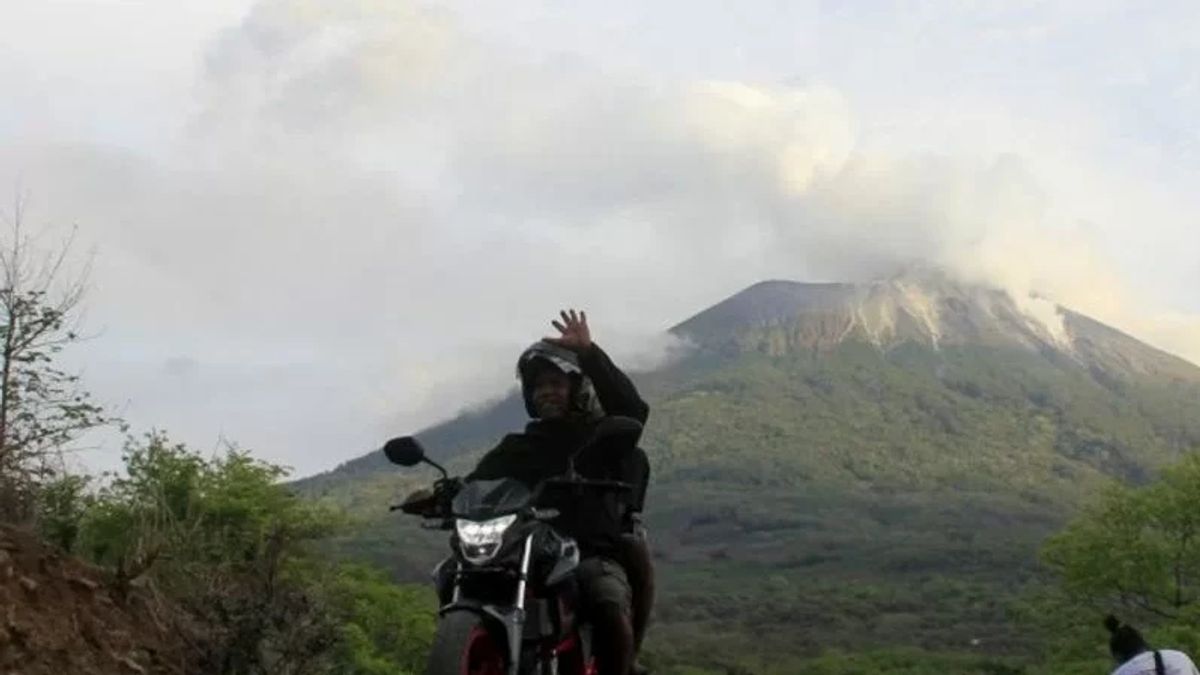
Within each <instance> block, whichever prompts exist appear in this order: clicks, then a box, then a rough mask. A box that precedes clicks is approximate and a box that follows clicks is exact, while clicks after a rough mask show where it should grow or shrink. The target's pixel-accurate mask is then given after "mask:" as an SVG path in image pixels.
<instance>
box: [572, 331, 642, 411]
mask: <svg viewBox="0 0 1200 675" xmlns="http://www.w3.org/2000/svg"><path fill="white" fill-rule="evenodd" d="M579 366H580V368H582V369H583V374H584V375H587V376H588V379H590V380H591V381H592V387H594V388H595V390H596V397H597V398H598V399H600V406H601V407H602V408H604V414H606V415H620V416H622V417H632V418H634V419H635V420H637V421H639V422H641V423H642V424H645V423H646V420H647V419H648V418H649V417H650V406H649V405H647V404H646V402H645V401H643V400H642V397H641V395H640V394H638V390H637V387H635V386H633V381H631V380H630V379H629V377H628V376H626V375H625V373H623V372H621V369H620V368H617V366H616V365H615V364H614V363H613V362H612V359H610V358H608V354H605V353H604V350H602V349H600V347H599V345H596V344H595V343H593V344H592V348H591V349H589V350H588V351H586V352H584V353H583V354H581V355H580V357H579Z"/></svg>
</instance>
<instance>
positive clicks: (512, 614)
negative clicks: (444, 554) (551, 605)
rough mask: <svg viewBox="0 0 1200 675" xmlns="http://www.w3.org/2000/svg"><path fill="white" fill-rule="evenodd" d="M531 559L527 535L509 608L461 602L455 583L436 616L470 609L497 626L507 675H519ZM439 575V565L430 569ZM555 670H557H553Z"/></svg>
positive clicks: (531, 540) (531, 537)
mask: <svg viewBox="0 0 1200 675" xmlns="http://www.w3.org/2000/svg"><path fill="white" fill-rule="evenodd" d="M532 556H533V535H532V534H530V535H529V536H527V537H525V545H524V547H523V549H522V550H521V568H520V571H519V574H518V576H517V592H516V597H514V598H513V604H512V605H511V606H510V607H497V606H496V605H479V604H476V603H472V602H469V601H468V602H464V601H463V599H462V593H461V590H460V586H459V584H458V582H457V580H456V581H455V583H454V595H453V597H452V598H451V600H450V604H448V605H446V606H445V607H442V608H441V610H439V612H438V613H439V614H446V613H447V612H450V611H453V610H457V609H470V610H472V611H476V612H482V613H483V614H486V615H487V616H490V617H492V618H493V619H495V620H496V621H497V622H499V624H500V626H501V628H502V629H503V630H504V637H505V645H506V646H507V648H508V675H519V673H520V668H521V639H522V637H523V635H524V630H525V589H526V587H527V586H528V585H529V564H530V558H531V557H532ZM443 564H445V563H443ZM457 564H458V565H459V571H461V569H462V563H457ZM440 574H441V565H439V566H438V567H437V568H435V569H434V575H435V576H440ZM456 576H457V575H456ZM555 669H556V670H557V666H556V667H555Z"/></svg>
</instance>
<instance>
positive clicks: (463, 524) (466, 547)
mask: <svg viewBox="0 0 1200 675" xmlns="http://www.w3.org/2000/svg"><path fill="white" fill-rule="evenodd" d="M515 522H517V514H515V513H510V514H509V515H507V516H500V517H499V518H493V519H491V520H464V519H462V518H459V519H457V520H455V521H454V527H455V529H456V530H458V543H459V545H460V546H461V547H462V554H463V557H464V558H466V559H467V562H469V563H472V564H475V565H480V564H482V563H485V562H487V561H489V560H491V559H492V557H493V556H495V555H496V553H497V552H499V551H500V542H501V541H502V540H503V539H504V532H505V531H506V530H507V529H508V528H509V526H511V525H512V524H513V523H515Z"/></svg>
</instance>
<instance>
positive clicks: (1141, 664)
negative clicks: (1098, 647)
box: [1104, 614, 1200, 675]
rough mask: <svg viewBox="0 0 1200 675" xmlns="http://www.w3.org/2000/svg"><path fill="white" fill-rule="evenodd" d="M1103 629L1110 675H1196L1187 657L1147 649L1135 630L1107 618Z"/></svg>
mask: <svg viewBox="0 0 1200 675" xmlns="http://www.w3.org/2000/svg"><path fill="white" fill-rule="evenodd" d="M1104 627H1105V628H1107V629H1108V632H1109V633H1110V635H1111V637H1110V638H1109V640H1108V650H1109V651H1110V652H1111V653H1112V657H1113V660H1114V661H1116V662H1117V669H1116V670H1114V671H1112V675H1200V672H1198V671H1197V670H1196V664H1194V663H1192V660H1191V659H1190V658H1188V655H1187V654H1184V653H1183V652H1180V651H1176V650H1174V649H1154V650H1152V649H1150V646H1149V645H1148V644H1146V640H1145V639H1144V638H1142V634H1141V633H1139V632H1138V631H1137V629H1136V628H1134V627H1133V626H1130V625H1128V624H1123V623H1121V622H1120V621H1118V620H1117V617H1115V616H1112V615H1111V614H1110V615H1108V616H1107V617H1105V619H1104Z"/></svg>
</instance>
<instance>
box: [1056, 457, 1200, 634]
mask: <svg viewBox="0 0 1200 675" xmlns="http://www.w3.org/2000/svg"><path fill="white" fill-rule="evenodd" d="M1042 556H1043V559H1044V560H1045V562H1046V563H1047V564H1048V565H1049V566H1050V567H1051V569H1053V570H1054V571H1055V572H1056V573H1057V575H1058V577H1059V579H1060V580H1061V581H1062V584H1063V587H1064V589H1065V590H1066V591H1067V592H1068V593H1069V594H1071V595H1072V596H1073V597H1075V598H1077V599H1078V600H1079V601H1080V602H1082V603H1086V604H1089V605H1092V606H1094V607H1097V608H1109V607H1111V608H1115V609H1120V610H1122V611H1124V612H1125V613H1126V614H1130V613H1133V614H1135V615H1141V616H1146V617H1147V618H1155V619H1160V620H1166V621H1170V622H1186V623H1188V624H1191V625H1197V623H1200V621H1198V620H1200V454H1192V455H1188V456H1186V457H1184V459H1183V460H1181V461H1180V462H1179V463H1177V464H1175V465H1173V466H1170V467H1168V468H1166V469H1164V470H1163V472H1162V475H1161V477H1160V478H1159V479H1158V480H1157V481H1155V482H1154V483H1151V484H1149V485H1146V486H1144V487H1141V488H1128V487H1112V488H1110V489H1109V490H1108V491H1107V492H1105V493H1104V494H1103V496H1102V497H1101V499H1100V500H1099V501H1098V502H1097V503H1096V504H1094V505H1093V506H1091V507H1090V508H1089V509H1087V510H1086V511H1085V512H1084V513H1083V514H1082V515H1081V516H1080V517H1079V518H1077V519H1076V520H1075V521H1073V522H1072V523H1071V524H1070V525H1068V527H1067V528H1066V530H1064V531H1063V532H1062V533H1060V534H1058V535H1056V536H1054V537H1052V538H1051V539H1050V540H1049V541H1048V542H1047V544H1046V546H1045V549H1044V550H1043V554H1042Z"/></svg>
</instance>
